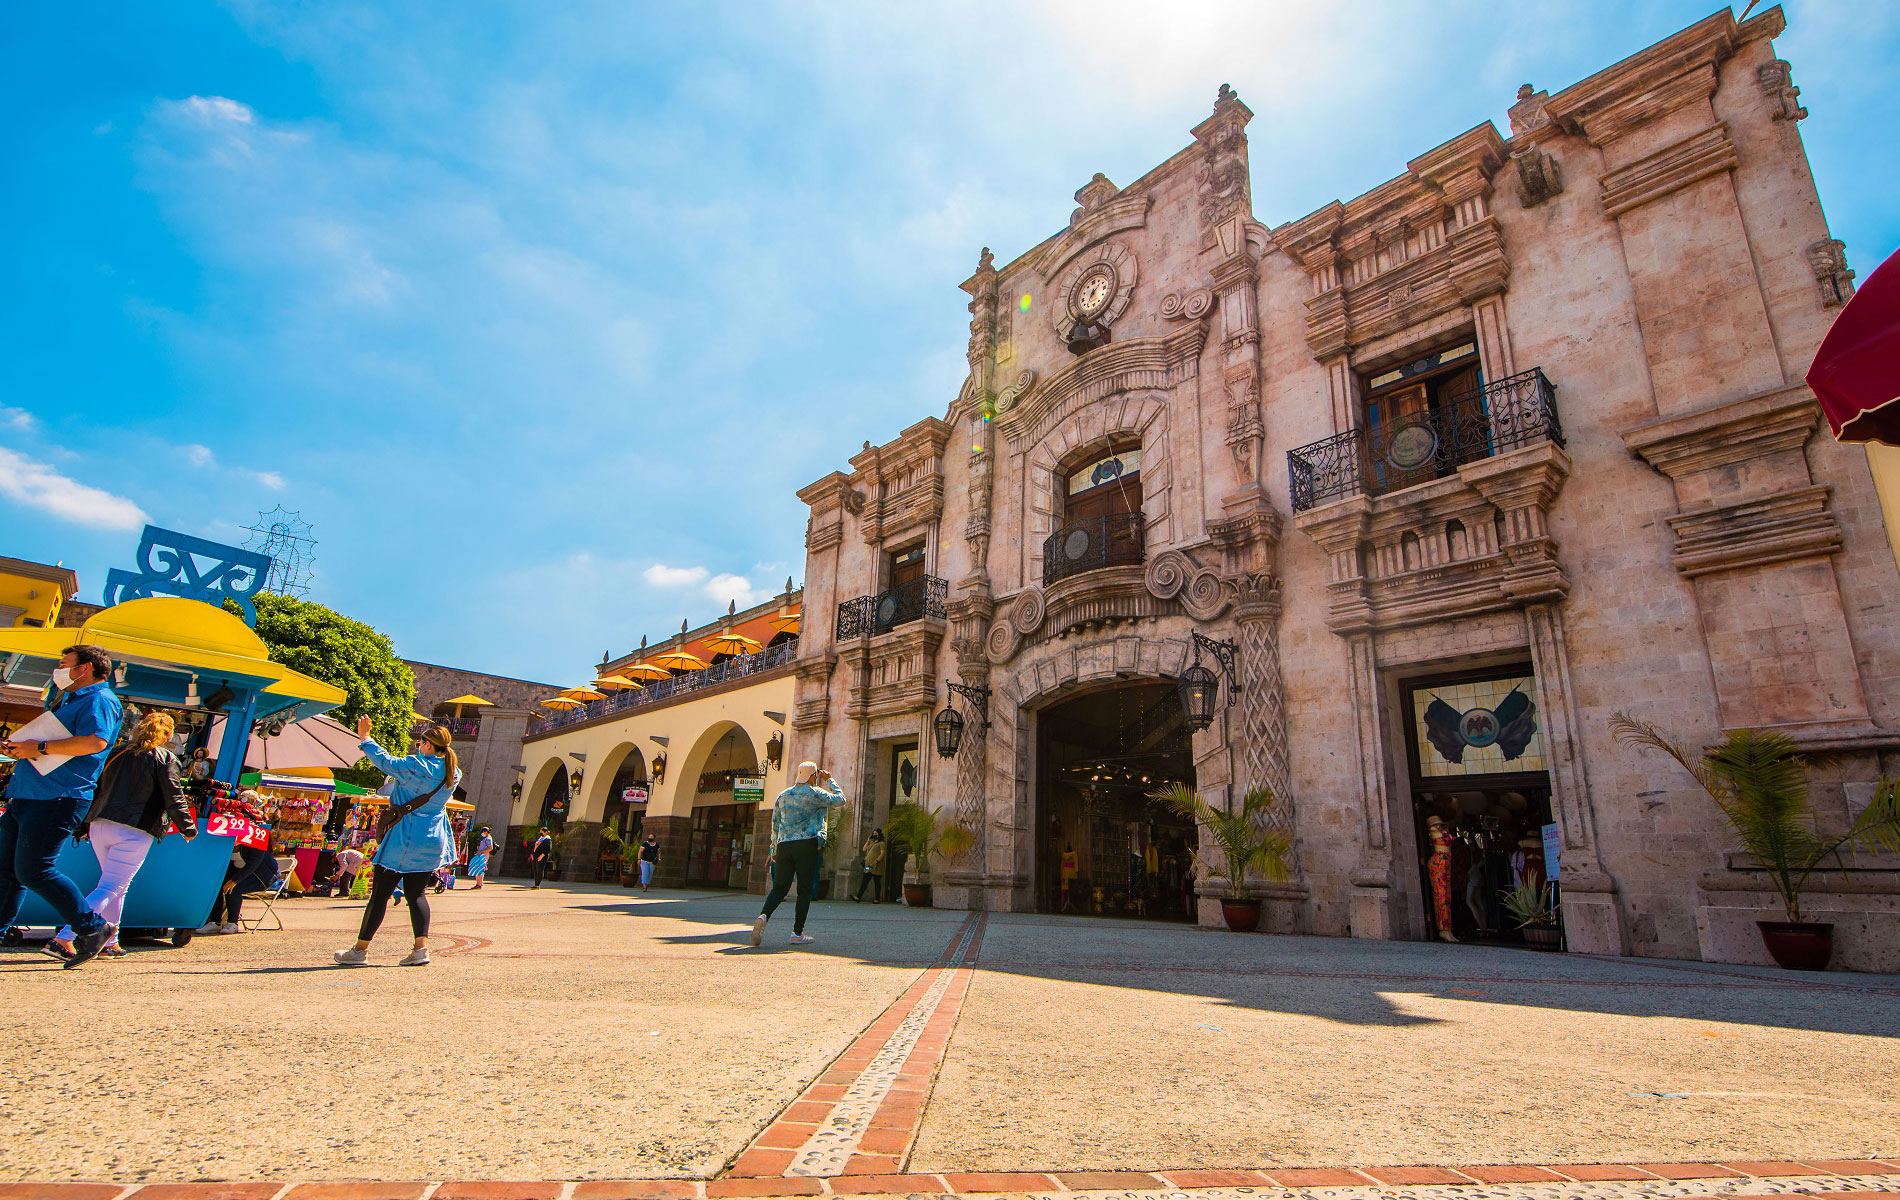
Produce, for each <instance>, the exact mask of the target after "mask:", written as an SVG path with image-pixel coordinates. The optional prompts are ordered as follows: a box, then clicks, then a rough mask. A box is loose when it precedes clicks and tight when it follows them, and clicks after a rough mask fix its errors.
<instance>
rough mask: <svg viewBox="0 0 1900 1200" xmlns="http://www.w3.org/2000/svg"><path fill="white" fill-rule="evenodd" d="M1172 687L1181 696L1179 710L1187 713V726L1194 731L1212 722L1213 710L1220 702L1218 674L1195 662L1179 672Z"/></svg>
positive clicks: (1198, 730) (1197, 731)
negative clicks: (1179, 675) (1179, 674)
mask: <svg viewBox="0 0 1900 1200" xmlns="http://www.w3.org/2000/svg"><path fill="white" fill-rule="evenodd" d="M1174 687H1175V690H1176V691H1177V692H1179V693H1180V696H1181V710H1182V711H1183V712H1185V713H1186V714H1187V727H1188V728H1189V729H1191V730H1193V731H1194V732H1195V733H1199V732H1200V731H1201V730H1203V729H1206V728H1207V727H1208V726H1209V725H1212V724H1213V723H1214V712H1215V709H1216V707H1217V706H1218V705H1219V703H1220V676H1218V675H1216V674H1214V672H1212V671H1210V670H1208V669H1207V668H1206V667H1204V666H1202V665H1201V664H1200V663H1198V662H1197V663H1195V664H1194V665H1193V666H1191V667H1189V668H1188V669H1187V670H1185V671H1183V672H1181V677H1180V678H1179V679H1177V680H1175V681H1174Z"/></svg>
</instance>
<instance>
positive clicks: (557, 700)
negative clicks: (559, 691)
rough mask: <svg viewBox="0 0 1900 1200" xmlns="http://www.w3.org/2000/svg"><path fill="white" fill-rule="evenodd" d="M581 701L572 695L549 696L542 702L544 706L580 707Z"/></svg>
mask: <svg viewBox="0 0 1900 1200" xmlns="http://www.w3.org/2000/svg"><path fill="white" fill-rule="evenodd" d="M580 706H581V702H580V701H579V700H576V699H574V697H572V696H549V697H548V698H547V699H546V700H543V701H542V702H541V707H542V708H579V707H580Z"/></svg>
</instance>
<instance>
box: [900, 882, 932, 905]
mask: <svg viewBox="0 0 1900 1200" xmlns="http://www.w3.org/2000/svg"><path fill="white" fill-rule="evenodd" d="M904 903H905V904H907V905H909V906H910V907H912V908H929V907H930V885H929V884H927V883H906V884H905V885H904Z"/></svg>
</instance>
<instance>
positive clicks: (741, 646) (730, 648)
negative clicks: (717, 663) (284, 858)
mask: <svg viewBox="0 0 1900 1200" xmlns="http://www.w3.org/2000/svg"><path fill="white" fill-rule="evenodd" d="M706 649H708V650H710V651H712V652H713V653H714V654H757V653H758V652H759V651H761V650H763V649H765V647H764V645H762V644H761V643H760V642H759V640H758V639H757V638H749V637H747V636H746V635H745V634H743V633H733V632H731V631H727V632H725V633H716V634H714V635H713V636H712V637H709V638H707V639H706Z"/></svg>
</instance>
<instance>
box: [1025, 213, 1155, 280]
mask: <svg viewBox="0 0 1900 1200" xmlns="http://www.w3.org/2000/svg"><path fill="white" fill-rule="evenodd" d="M1154 202H1155V198H1154V197H1153V196H1152V195H1149V194H1148V193H1146V192H1140V193H1134V194H1131V193H1128V192H1123V193H1121V194H1120V195H1118V196H1116V197H1115V199H1113V200H1110V201H1108V202H1106V203H1104V204H1103V205H1101V207H1099V208H1094V209H1082V208H1079V209H1077V210H1076V211H1075V216H1074V217H1073V218H1071V220H1070V224H1069V229H1068V232H1066V233H1063V234H1060V235H1059V236H1057V237H1056V238H1055V240H1053V241H1050V242H1045V243H1043V245H1042V246H1041V247H1040V248H1039V249H1037V250H1035V251H1032V252H1031V253H1030V254H1029V255H1028V256H1027V258H1026V259H1025V260H1024V261H1025V264H1026V265H1027V266H1028V267H1029V269H1030V270H1032V271H1034V272H1035V273H1036V274H1038V275H1040V276H1042V277H1043V278H1044V279H1053V278H1054V277H1055V276H1056V275H1058V274H1060V273H1061V271H1062V268H1063V267H1065V266H1067V265H1068V263H1069V260H1070V259H1072V258H1074V257H1075V256H1076V255H1078V254H1080V253H1082V251H1084V250H1086V249H1088V248H1089V247H1090V246H1092V245H1094V244H1095V243H1096V242H1099V241H1101V240H1102V239H1103V238H1106V237H1113V236H1114V235H1115V234H1118V233H1121V232H1123V231H1125V230H1129V229H1140V228H1143V227H1144V226H1146V225H1147V224H1148V210H1149V209H1151V208H1153V207H1154Z"/></svg>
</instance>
